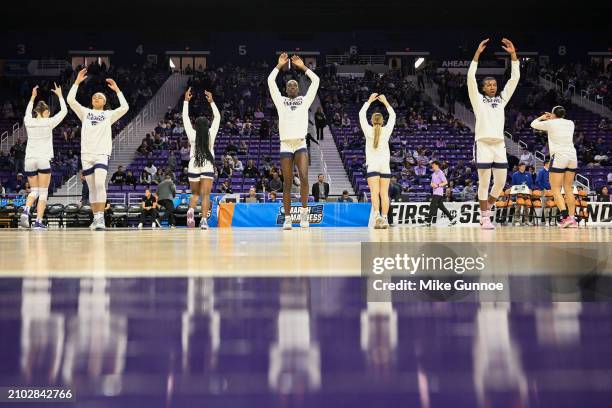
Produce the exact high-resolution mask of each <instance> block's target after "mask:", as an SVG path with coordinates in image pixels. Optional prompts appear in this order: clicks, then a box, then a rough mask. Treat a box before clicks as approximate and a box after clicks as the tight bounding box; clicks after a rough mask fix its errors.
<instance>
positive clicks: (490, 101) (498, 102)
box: [482, 96, 502, 109]
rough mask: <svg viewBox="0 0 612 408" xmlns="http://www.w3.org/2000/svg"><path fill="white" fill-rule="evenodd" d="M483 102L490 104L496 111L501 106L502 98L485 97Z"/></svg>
mask: <svg viewBox="0 0 612 408" xmlns="http://www.w3.org/2000/svg"><path fill="white" fill-rule="evenodd" d="M482 101H483V102H484V103H488V104H490V105H491V107H492V108H493V109H495V108H497V107H498V106H499V105H501V102H502V99H501V97H499V96H496V97H494V98H489V97H484V98H483V99H482Z"/></svg>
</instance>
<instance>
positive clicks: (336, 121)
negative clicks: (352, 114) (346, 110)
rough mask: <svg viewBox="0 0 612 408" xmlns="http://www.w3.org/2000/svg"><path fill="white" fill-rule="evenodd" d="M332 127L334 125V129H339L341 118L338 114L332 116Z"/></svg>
mask: <svg viewBox="0 0 612 408" xmlns="http://www.w3.org/2000/svg"><path fill="white" fill-rule="evenodd" d="M332 125H334V127H339V126H341V125H342V117H341V116H340V113H339V112H336V113H335V114H334V118H333V119H332Z"/></svg>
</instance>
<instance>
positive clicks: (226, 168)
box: [219, 157, 234, 178]
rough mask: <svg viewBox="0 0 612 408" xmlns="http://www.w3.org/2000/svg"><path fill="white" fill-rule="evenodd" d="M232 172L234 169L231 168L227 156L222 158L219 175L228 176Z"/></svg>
mask: <svg viewBox="0 0 612 408" xmlns="http://www.w3.org/2000/svg"><path fill="white" fill-rule="evenodd" d="M233 173H234V170H233V169H232V165H231V164H230V161H229V159H228V158H226V157H225V158H223V166H221V168H220V169H219V177H221V178H228V177H232V174H233Z"/></svg>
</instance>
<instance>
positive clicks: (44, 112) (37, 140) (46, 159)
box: [19, 83, 68, 229]
mask: <svg viewBox="0 0 612 408" xmlns="http://www.w3.org/2000/svg"><path fill="white" fill-rule="evenodd" d="M53 85H55V88H54V89H53V93H54V94H55V95H57V97H58V98H59V102H60V111H59V112H58V113H57V114H55V115H53V116H50V110H49V105H47V104H46V103H45V102H44V101H38V103H37V104H36V107H34V100H35V99H36V97H37V96H38V85H37V86H35V87H34V89H32V97H31V98H30V102H29V103H28V106H27V107H26V114H25V117H24V118H23V124H24V125H25V128H26V131H27V132H28V144H27V146H26V155H25V163H24V172H25V174H26V176H27V178H28V183H30V187H31V189H32V190H31V191H30V194H28V198H27V199H26V204H25V206H24V207H23V214H21V219H20V220H19V226H20V227H22V228H29V227H30V207H31V206H32V205H33V204H34V201H36V199H38V205H37V206H36V221H34V225H33V226H32V229H46V228H47V227H46V226H45V224H43V222H42V220H43V216H44V215H45V209H46V207H47V195H48V193H49V183H50V182H51V158H52V157H53V129H54V128H55V127H56V126H57V125H59V124H60V122H61V121H62V120H63V119H64V118H65V117H66V114H67V113H68V109H67V108H66V102H65V101H64V97H63V96H62V88H60V87H59V86H57V84H55V83H54V84H53ZM32 112H35V113H36V116H33V113H32Z"/></svg>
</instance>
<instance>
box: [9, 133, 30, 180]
mask: <svg viewBox="0 0 612 408" xmlns="http://www.w3.org/2000/svg"><path fill="white" fill-rule="evenodd" d="M25 154H26V145H25V143H24V142H23V140H22V139H21V138H20V137H19V138H17V141H16V142H15V144H14V145H13V147H11V156H12V157H13V164H14V166H15V172H17V173H19V172H22V171H23V164H24V161H25Z"/></svg>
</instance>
